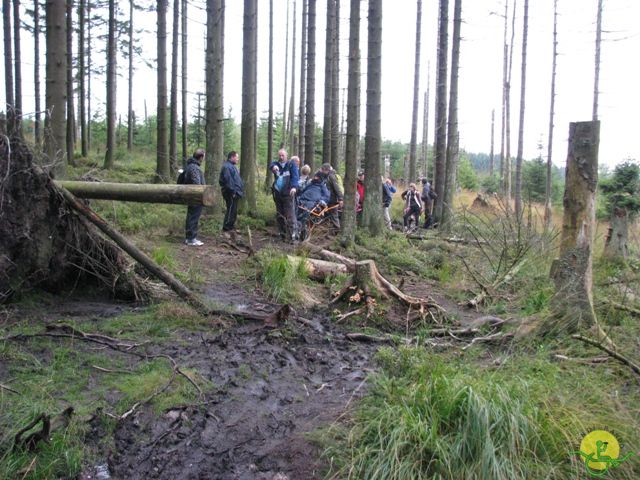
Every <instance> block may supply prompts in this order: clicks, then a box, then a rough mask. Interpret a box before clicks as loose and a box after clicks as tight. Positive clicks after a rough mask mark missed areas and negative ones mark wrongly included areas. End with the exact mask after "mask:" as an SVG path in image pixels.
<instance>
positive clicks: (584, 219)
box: [551, 121, 600, 332]
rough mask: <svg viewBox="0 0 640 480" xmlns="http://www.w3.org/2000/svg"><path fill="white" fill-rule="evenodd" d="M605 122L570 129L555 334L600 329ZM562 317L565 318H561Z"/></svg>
mask: <svg viewBox="0 0 640 480" xmlns="http://www.w3.org/2000/svg"><path fill="white" fill-rule="evenodd" d="M599 131H600V123H599V122H597V121H596V122H576V123H571V125H570V127H569V153H568V156H567V171H566V172H567V173H566V181H565V191H564V201H563V203H564V218H563V221H562V235H561V240H560V257H559V258H558V259H556V260H555V261H554V263H553V266H552V268H551V278H552V279H553V281H554V283H555V286H556V294H555V296H554V298H553V299H552V306H553V308H554V310H555V311H556V314H557V315H556V322H557V323H556V324H555V325H553V326H552V329H553V330H568V331H570V332H573V331H576V330H579V329H581V328H582V327H584V326H586V327H591V326H594V325H595V326H597V320H596V316H595V312H594V310H593V296H592V283H593V279H592V270H591V264H592V252H593V236H594V232H595V226H596V223H595V198H596V188H597V184H598V144H599V136H600V134H599ZM558 317H560V320H557V318H558Z"/></svg>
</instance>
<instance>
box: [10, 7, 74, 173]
mask: <svg viewBox="0 0 640 480" xmlns="http://www.w3.org/2000/svg"><path fill="white" fill-rule="evenodd" d="M66 3H67V163H68V164H69V165H73V166H74V167H75V166H76V161H75V156H74V154H75V148H76V121H75V105H74V101H73V90H74V89H73V0H67V2H66ZM16 59H17V57H16Z"/></svg>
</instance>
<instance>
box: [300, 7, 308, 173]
mask: <svg viewBox="0 0 640 480" xmlns="http://www.w3.org/2000/svg"><path fill="white" fill-rule="evenodd" d="M308 18H309V0H302V28H301V29H300V38H301V47H300V105H299V108H300V111H299V113H298V156H299V157H300V164H304V163H307V162H306V158H305V156H304V153H305V150H304V141H305V133H306V132H305V127H306V123H307V122H306V112H305V108H306V104H307V36H308V34H309V32H308V29H307V20H308Z"/></svg>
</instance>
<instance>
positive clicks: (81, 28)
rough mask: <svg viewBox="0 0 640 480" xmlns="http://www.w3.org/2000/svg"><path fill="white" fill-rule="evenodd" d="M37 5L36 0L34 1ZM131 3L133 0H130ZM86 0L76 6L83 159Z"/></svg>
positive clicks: (85, 142) (86, 150)
mask: <svg viewBox="0 0 640 480" xmlns="http://www.w3.org/2000/svg"><path fill="white" fill-rule="evenodd" d="M35 2H36V3H37V2H38V0H35ZM131 2H132V3H133V0H131ZM85 13H86V0H80V2H79V5H78V107H79V115H78V122H80V152H81V155H82V157H83V158H87V156H88V155H89V143H88V139H87V113H86V95H85V93H86V92H85V75H86V69H85V41H86V39H85V25H86V15H85Z"/></svg>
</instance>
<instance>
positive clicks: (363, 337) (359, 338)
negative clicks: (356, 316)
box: [345, 332, 394, 343]
mask: <svg viewBox="0 0 640 480" xmlns="http://www.w3.org/2000/svg"><path fill="white" fill-rule="evenodd" d="M345 337H347V338H348V339H349V340H353V341H356V342H371V343H393V342H394V340H393V338H391V337H388V336H384V337H377V336H375V335H368V334H366V333H357V332H354V333H347V334H346V335H345Z"/></svg>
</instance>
